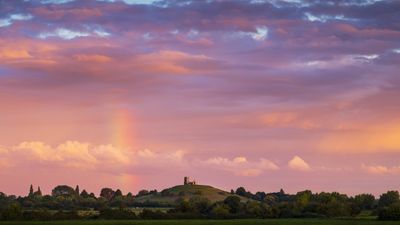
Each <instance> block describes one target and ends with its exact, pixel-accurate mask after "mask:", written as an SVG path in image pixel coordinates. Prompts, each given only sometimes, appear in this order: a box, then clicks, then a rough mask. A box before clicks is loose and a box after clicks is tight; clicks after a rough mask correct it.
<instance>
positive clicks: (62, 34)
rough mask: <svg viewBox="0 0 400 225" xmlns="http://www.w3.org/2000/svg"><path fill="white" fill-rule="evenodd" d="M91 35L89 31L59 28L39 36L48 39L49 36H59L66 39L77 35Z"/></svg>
mask: <svg viewBox="0 0 400 225" xmlns="http://www.w3.org/2000/svg"><path fill="white" fill-rule="evenodd" d="M87 36H90V34H89V33H87V32H81V31H73V30H68V29H65V28H58V29H56V30H55V31H53V32H44V33H40V34H39V36H38V37H39V38H41V39H47V38H49V37H59V38H61V39H64V40H71V39H74V38H77V37H87Z"/></svg>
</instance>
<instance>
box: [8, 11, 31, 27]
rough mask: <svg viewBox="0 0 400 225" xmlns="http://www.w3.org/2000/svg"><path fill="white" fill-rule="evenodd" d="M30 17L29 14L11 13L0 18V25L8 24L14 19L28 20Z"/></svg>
mask: <svg viewBox="0 0 400 225" xmlns="http://www.w3.org/2000/svg"><path fill="white" fill-rule="evenodd" d="M32 18H33V16H32V15H31V14H11V15H10V16H9V17H7V18H3V19H0V27H7V26H10V25H11V24H13V22H14V21H23V20H30V19H32Z"/></svg>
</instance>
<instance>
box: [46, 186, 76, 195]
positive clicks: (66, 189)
mask: <svg viewBox="0 0 400 225" xmlns="http://www.w3.org/2000/svg"><path fill="white" fill-rule="evenodd" d="M75 193H76V192H75V190H74V189H73V188H72V187H70V186H67V185H59V186H57V187H55V188H54V189H53V190H52V191H51V195H52V196H53V197H58V196H75Z"/></svg>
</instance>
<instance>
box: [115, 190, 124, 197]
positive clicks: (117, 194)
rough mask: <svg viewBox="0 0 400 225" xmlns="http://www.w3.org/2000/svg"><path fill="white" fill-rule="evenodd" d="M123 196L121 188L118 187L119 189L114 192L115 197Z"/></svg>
mask: <svg viewBox="0 0 400 225" xmlns="http://www.w3.org/2000/svg"><path fill="white" fill-rule="evenodd" d="M121 196H122V191H121V190H119V189H117V190H116V191H115V193H114V198H116V197H121Z"/></svg>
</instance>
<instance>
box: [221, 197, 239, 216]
mask: <svg viewBox="0 0 400 225" xmlns="http://www.w3.org/2000/svg"><path fill="white" fill-rule="evenodd" d="M224 203H225V204H226V205H227V206H228V207H229V212H230V213H238V212H239V209H240V198H239V197H238V196H235V195H231V196H228V197H227V198H226V199H225V200H224Z"/></svg>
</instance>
